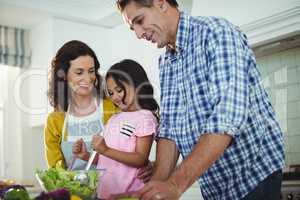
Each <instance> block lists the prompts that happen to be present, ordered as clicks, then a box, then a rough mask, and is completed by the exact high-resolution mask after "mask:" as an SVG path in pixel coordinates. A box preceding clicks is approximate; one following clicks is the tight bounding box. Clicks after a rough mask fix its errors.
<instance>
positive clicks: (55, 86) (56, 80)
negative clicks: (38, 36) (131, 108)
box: [45, 40, 117, 169]
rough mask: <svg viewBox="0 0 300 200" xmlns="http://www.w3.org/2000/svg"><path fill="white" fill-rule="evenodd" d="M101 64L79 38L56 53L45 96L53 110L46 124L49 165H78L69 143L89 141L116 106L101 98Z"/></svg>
mask: <svg viewBox="0 0 300 200" xmlns="http://www.w3.org/2000/svg"><path fill="white" fill-rule="evenodd" d="M99 68H100V65H99V61H98V59H97V57H96V55H95V53H94V51H93V50H92V49H91V48H90V47H89V46H87V45H86V44H85V43H83V42H81V41H76V40H73V41H69V42H67V43H65V44H64V45H63V46H62V47H61V48H60V49H59V50H58V52H57V53H56V56H55V57H54V59H53V61H52V64H51V67H50V73H49V90H48V98H49V101H50V104H51V105H52V106H53V108H54V111H53V112H52V113H50V114H49V115H48V118H47V123H46V126H45V145H46V148H45V149H46V157H47V162H48V166H49V167H54V166H56V165H61V166H63V167H64V168H73V169H79V168H83V167H84V165H85V162H84V161H81V160H80V159H76V158H73V157H72V144H73V142H74V141H76V140H77V139H79V138H84V140H85V142H87V143H89V142H90V141H91V136H92V135H94V134H97V133H99V132H100V131H102V127H103V126H102V122H104V123H106V121H107V120H108V119H109V117H110V116H111V115H112V114H114V113H115V112H116V111H117V109H116V107H115V106H114V105H113V104H112V103H111V102H110V101H108V100H106V99H105V98H104V100H102V99H103V92H102V86H101V83H102V78H101V77H100V75H99V74H98V71H99Z"/></svg>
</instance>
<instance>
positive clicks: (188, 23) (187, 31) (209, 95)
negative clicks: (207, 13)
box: [159, 13, 284, 200]
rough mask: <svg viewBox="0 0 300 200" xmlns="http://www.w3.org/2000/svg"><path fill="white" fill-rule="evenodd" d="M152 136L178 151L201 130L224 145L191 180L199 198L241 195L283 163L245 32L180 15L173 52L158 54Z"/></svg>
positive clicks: (189, 145)
mask: <svg viewBox="0 0 300 200" xmlns="http://www.w3.org/2000/svg"><path fill="white" fill-rule="evenodd" d="M159 66H160V84H161V111H162V112H161V124H160V132H159V137H163V138H168V139H172V140H174V141H175V142H176V145H177V147H178V149H179V151H180V153H181V154H182V156H183V157H185V156H187V155H188V154H190V153H191V151H192V150H193V148H194V146H195V144H196V143H197V142H198V140H199V139H200V140H201V136H202V135H203V134H211V133H214V134H224V133H226V134H228V135H230V136H232V138H233V140H232V143H231V145H230V146H229V147H228V148H227V149H226V151H225V153H224V154H223V155H222V156H221V157H220V159H219V160H217V161H216V162H215V163H214V164H213V165H212V166H211V167H210V168H209V170H207V171H206V172H205V173H204V174H203V175H202V176H201V177H199V179H198V182H199V184H200V188H201V190H202V195H203V197H204V199H214V200H219V199H226V200H235V199H241V198H243V197H244V196H245V195H246V194H248V193H249V192H251V191H252V190H253V189H254V188H255V187H256V186H257V185H258V184H259V183H260V182H261V181H262V180H263V179H265V178H266V177H267V176H268V175H270V174H271V173H272V172H274V171H276V170H278V169H281V168H282V167H283V165H284V146H283V138H282V131H281V129H280V127H279V124H278V122H277V121H276V119H275V114H274V111H273V108H272V106H271V104H270V102H269V98H268V96H267V94H266V92H265V90H264V88H263V86H262V83H261V76H260V73H259V72H258V69H257V67H256V61H255V57H254V55H253V52H252V50H251V49H250V47H249V45H248V43H247V38H246V36H245V35H244V34H243V33H242V32H241V31H240V30H239V29H238V28H237V27H235V26H234V25H232V24H230V23H229V22H228V21H226V20H224V19H220V18H214V17H191V16H188V15H186V14H184V13H181V14H180V20H179V24H178V31H177V38H176V51H172V50H171V49H168V48H167V49H166V52H165V54H163V55H162V56H161V57H160V59H159Z"/></svg>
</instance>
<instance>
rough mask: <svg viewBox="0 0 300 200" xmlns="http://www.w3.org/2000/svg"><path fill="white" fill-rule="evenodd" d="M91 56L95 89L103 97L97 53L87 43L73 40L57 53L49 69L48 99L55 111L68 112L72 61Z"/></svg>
mask: <svg viewBox="0 0 300 200" xmlns="http://www.w3.org/2000/svg"><path fill="white" fill-rule="evenodd" d="M87 55H88V56H91V57H92V58H93V59H94V63H95V75H96V80H95V83H94V85H95V89H96V95H97V96H98V97H101V95H102V94H101V93H100V92H101V90H100V88H101V85H102V78H101V76H100V75H99V74H98V70H99V68H100V64H99V61H98V59H97V57H96V54H95V52H94V51H93V50H92V49H91V48H90V47H89V46H88V45H86V44H85V43H83V42H81V41H77V40H72V41H69V42H67V43H65V44H64V45H63V46H62V47H61V48H60V49H59V50H58V51H57V53H56V55H55V57H54V58H53V60H52V62H51V66H50V69H49V76H48V81H49V86H48V99H49V102H50V104H51V106H53V107H54V109H55V110H60V111H67V109H68V104H69V87H68V81H67V74H68V71H69V69H70V66H71V63H70V62H71V61H72V60H75V59H76V58H78V57H80V56H87Z"/></svg>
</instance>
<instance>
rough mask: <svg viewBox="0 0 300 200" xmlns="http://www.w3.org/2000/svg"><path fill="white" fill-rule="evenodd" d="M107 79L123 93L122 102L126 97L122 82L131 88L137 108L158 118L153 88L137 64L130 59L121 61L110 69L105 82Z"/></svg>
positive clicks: (157, 107)
mask: <svg viewBox="0 0 300 200" xmlns="http://www.w3.org/2000/svg"><path fill="white" fill-rule="evenodd" d="M108 78H112V79H113V80H114V81H115V82H116V84H117V85H118V87H120V88H121V89H122V90H123V91H124V97H123V101H124V99H125V97H126V90H125V87H124V85H123V83H122V82H125V83H127V84H129V85H131V86H133V87H134V89H135V92H136V93H135V94H136V97H137V100H138V104H139V106H140V107H141V108H142V109H146V110H150V111H152V112H153V113H154V114H155V115H156V116H157V117H158V113H159V106H158V103H157V102H156V100H155V99H154V97H153V86H152V85H151V83H150V81H149V79H148V77H147V74H146V72H145V70H144V69H143V67H142V66H141V65H140V64H139V63H137V62H135V61H133V60H130V59H125V60H122V61H121V62H118V63H116V64H114V65H113V66H111V67H110V69H109V70H108V71H107V73H106V77H105V80H106V81H107V80H108Z"/></svg>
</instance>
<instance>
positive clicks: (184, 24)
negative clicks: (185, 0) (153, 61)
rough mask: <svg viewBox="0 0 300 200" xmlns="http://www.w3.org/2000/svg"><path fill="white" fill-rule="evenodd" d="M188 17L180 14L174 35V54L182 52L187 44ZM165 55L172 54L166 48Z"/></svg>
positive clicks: (182, 13)
mask: <svg viewBox="0 0 300 200" xmlns="http://www.w3.org/2000/svg"><path fill="white" fill-rule="evenodd" d="M189 25H190V24H189V15H187V14H186V13H184V12H180V17H179V22H178V27H177V34H176V52H181V51H183V50H184V49H185V48H186V46H187V42H188V35H189ZM166 53H167V55H169V54H172V49H171V48H169V47H167V48H166Z"/></svg>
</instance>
